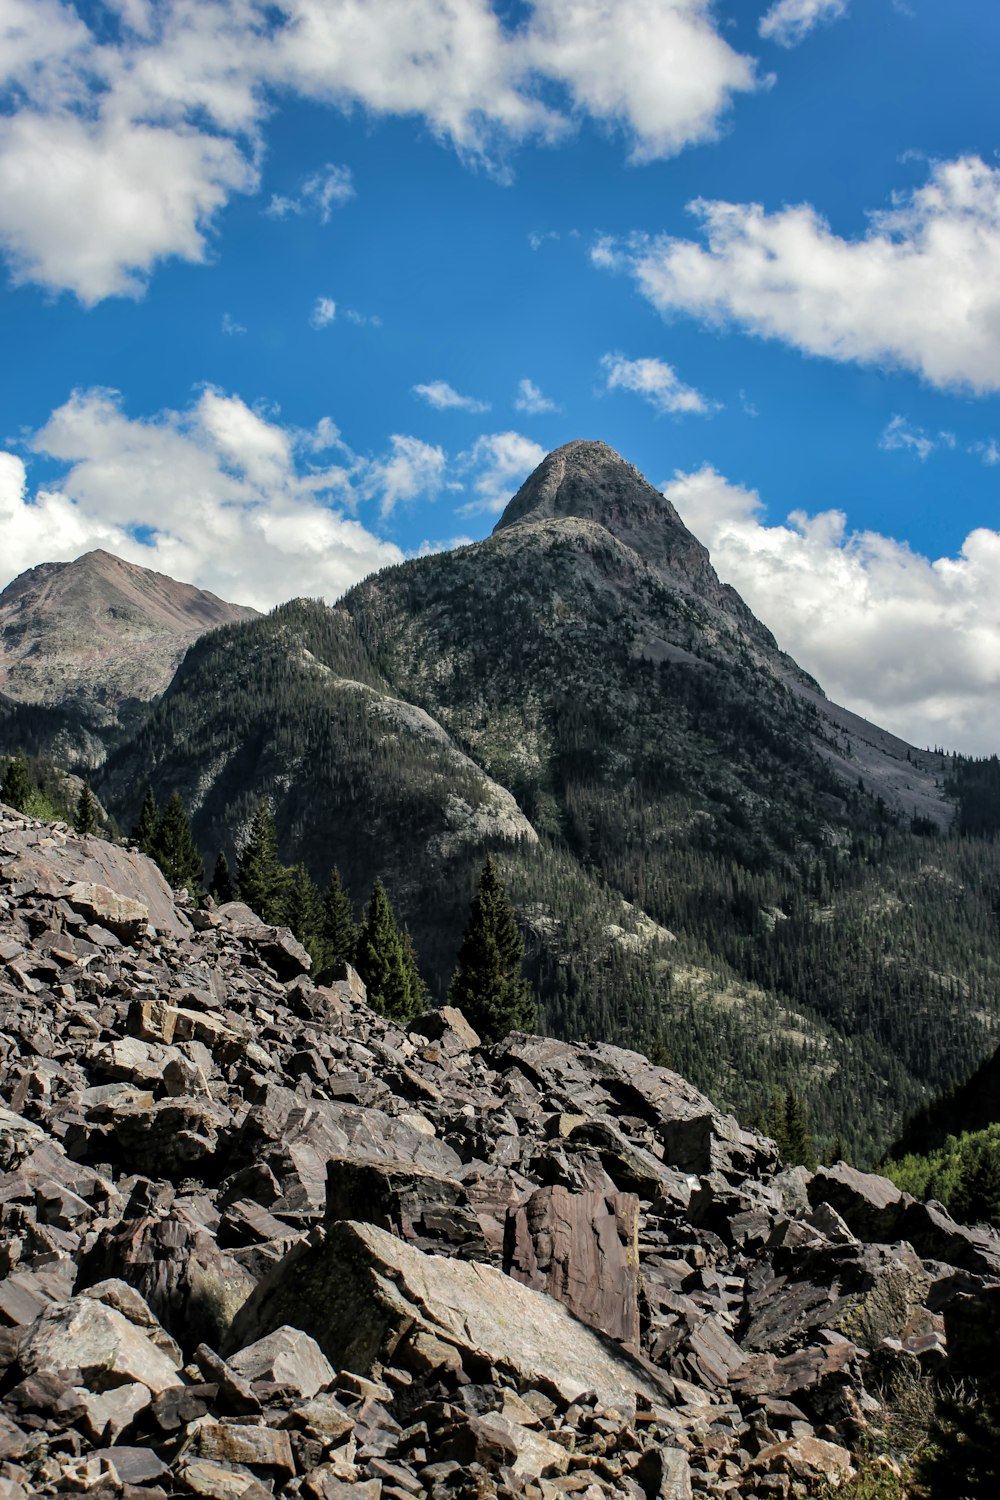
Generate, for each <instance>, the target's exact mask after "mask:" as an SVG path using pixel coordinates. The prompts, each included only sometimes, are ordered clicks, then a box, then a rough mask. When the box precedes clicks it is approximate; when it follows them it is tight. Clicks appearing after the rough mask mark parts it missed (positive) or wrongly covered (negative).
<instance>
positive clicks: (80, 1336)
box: [18, 1297, 181, 1395]
mask: <svg viewBox="0 0 1000 1500" xmlns="http://www.w3.org/2000/svg"><path fill="white" fill-rule="evenodd" d="M18 1363H19V1364H20V1366H21V1368H22V1369H23V1370H24V1371H25V1372H26V1373H27V1374H29V1375H31V1374H35V1373H37V1372H39V1371H43V1370H69V1369H78V1370H80V1372H81V1374H82V1376H83V1378H84V1380H85V1381H86V1382H87V1383H88V1385H90V1387H91V1389H93V1390H97V1391H101V1390H107V1389H110V1388H112V1387H114V1386H119V1385H128V1384H131V1383H136V1384H139V1385H144V1386H146V1387H148V1389H149V1390H151V1391H152V1392H153V1393H154V1395H158V1394H159V1393H160V1392H161V1391H165V1390H167V1388H168V1387H169V1386H172V1385H179V1384H180V1380H181V1377H180V1375H179V1373H178V1368H177V1361H176V1359H173V1358H172V1357H171V1356H170V1355H169V1354H167V1353H165V1351H164V1350H163V1349H159V1348H157V1346H156V1345H155V1344H154V1343H153V1341H152V1339H151V1338H148V1337H147V1336H146V1334H145V1333H143V1332H141V1331H140V1329H138V1328H137V1327H136V1326H135V1324H134V1323H132V1322H131V1321H130V1320H129V1319H128V1318H126V1317H123V1315H122V1314H121V1313H120V1312H118V1311H117V1310H116V1309H115V1308H113V1307H110V1306H108V1305H107V1304H106V1303H103V1302H97V1301H95V1300H94V1298H92V1297H73V1298H71V1299H70V1301H69V1302H65V1303H63V1304H62V1306H61V1307H52V1308H49V1309H47V1310H46V1311H45V1312H43V1313H42V1314H41V1316H40V1317H39V1318H37V1319H36V1320H35V1322H34V1323H33V1324H32V1325H31V1327H30V1328H29V1329H28V1330H27V1331H26V1332H25V1334H24V1337H23V1338H22V1340H21V1343H20V1347H19V1349H18Z"/></svg>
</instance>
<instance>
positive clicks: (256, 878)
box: [236, 799, 288, 923]
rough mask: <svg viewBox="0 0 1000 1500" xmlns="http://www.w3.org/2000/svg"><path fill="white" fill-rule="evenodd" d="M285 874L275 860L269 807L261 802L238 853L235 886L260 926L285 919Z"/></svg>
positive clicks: (275, 846) (275, 837)
mask: <svg viewBox="0 0 1000 1500" xmlns="http://www.w3.org/2000/svg"><path fill="white" fill-rule="evenodd" d="M287 882H288V871H287V870H286V869H285V867H284V865H283V864H282V863H281V861H280V860H279V859H278V835H277V832H276V831H275V827H274V817H273V815H272V813H271V808H270V804H269V803H268V802H267V801H266V799H265V800H262V801H261V803H260V805H259V806H258V808H257V811H256V813H255V814H254V820H253V822H252V824H251V825H250V832H249V834H248V835H247V840H246V843H245V844H244V845H243V848H242V849H241V850H240V859H239V867H238V871H237V876H236V883H237V886H238V887H239V893H240V900H241V901H245V902H246V904H247V906H249V907H250V908H251V910H253V911H255V912H256V913H257V915H258V917H260V919H261V921H262V922H271V923H280V922H282V921H283V918H284V901H285V888H286V885H287Z"/></svg>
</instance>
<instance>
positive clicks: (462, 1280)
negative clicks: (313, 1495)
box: [233, 1223, 673, 1416]
mask: <svg viewBox="0 0 1000 1500" xmlns="http://www.w3.org/2000/svg"><path fill="white" fill-rule="evenodd" d="M283 1324H291V1325H292V1326H293V1327H298V1328H302V1329H304V1330H305V1331H306V1332H307V1333H309V1334H311V1335H312V1336H313V1337H314V1338H315V1339H316V1341H317V1342H318V1344H319V1345H320V1347H321V1348H322V1350H323V1352H324V1354H325V1355H326V1356H327V1358H328V1359H329V1360H330V1361H331V1363H332V1364H333V1365H334V1366H335V1367H336V1368H337V1369H346V1370H351V1371H354V1372H355V1373H357V1374H361V1375H367V1374H369V1373H371V1371H372V1370H374V1369H375V1368H376V1367H377V1366H379V1365H381V1364H383V1363H390V1362H392V1360H393V1358H394V1356H396V1351H397V1349H400V1346H401V1345H403V1344H404V1341H406V1340H409V1339H412V1338H413V1337H414V1336H417V1335H419V1334H421V1333H423V1334H425V1335H430V1336H431V1337H432V1338H434V1339H437V1340H438V1341H440V1342H441V1343H442V1344H445V1345H450V1346H451V1347H452V1348H454V1349H456V1350H457V1351H458V1352H459V1353H460V1354H462V1355H466V1354H469V1355H472V1356H473V1357H474V1358H476V1359H478V1360H480V1361H481V1360H487V1361H489V1363H490V1364H493V1365H496V1366H497V1367H499V1368H501V1369H504V1370H508V1371H510V1372H511V1373H512V1374H513V1375H514V1376H515V1377H516V1378H517V1379H518V1380H523V1381H525V1382H527V1383H530V1384H537V1383H538V1382H539V1381H542V1382H547V1383H549V1384H550V1385H552V1386H553V1387H555V1389H556V1390H558V1391H559V1392H560V1394H561V1395H562V1396H563V1397H564V1398H565V1399H567V1400H569V1401H573V1400H575V1399H576V1397H577V1396H579V1395H581V1394H582V1393H583V1392H584V1391H588V1390H590V1391H595V1392H596V1393H597V1395H598V1397H599V1399H600V1401H601V1403H602V1404H603V1405H604V1406H606V1407H609V1408H612V1409H615V1410H617V1411H619V1412H622V1413H623V1414H624V1415H626V1416H629V1415H631V1414H633V1413H634V1411H635V1403H636V1395H637V1394H641V1395H642V1396H644V1397H645V1398H646V1399H647V1400H649V1401H656V1402H660V1403H662V1402H664V1401H669V1400H670V1399H671V1397H672V1393H673V1385H672V1382H671V1381H670V1380H669V1379H668V1378H667V1377H665V1376H662V1375H660V1373H659V1372H658V1371H656V1370H655V1369H653V1368H652V1367H649V1366H646V1365H645V1364H644V1363H643V1362H642V1361H641V1360H638V1359H635V1358H633V1357H631V1356H630V1355H628V1354H627V1353H625V1352H624V1351H622V1350H617V1349H615V1347H614V1346H613V1344H612V1342H611V1340H609V1339H608V1338H606V1337H602V1336H601V1335H600V1334H598V1333H595V1332H593V1331H592V1330H591V1329H590V1328H587V1327H585V1326H584V1325H583V1324H582V1323H580V1322H578V1321H577V1319H576V1318H574V1317H573V1316H572V1314H571V1313H569V1312H568V1311H567V1310H566V1308H565V1307H563V1306H562V1305H561V1304H560V1303H558V1302H556V1301H555V1300H554V1299H553V1298H551V1297H548V1296H546V1295H545V1294H544V1293H542V1292H536V1291H533V1290H532V1289H531V1288H530V1287H525V1286H521V1285H519V1284H518V1283H517V1282H515V1281H513V1280H511V1278H510V1277H509V1276H505V1275H504V1274H503V1273H502V1272H501V1271H498V1270H496V1269H495V1268H494V1267H492V1266H486V1265H482V1264H480V1263H478V1262H469V1261H458V1260H449V1259H446V1258H445V1257H443V1256H440V1255H427V1254H424V1253H423V1252H422V1251H420V1250H416V1249H414V1248H413V1247H412V1246H410V1245H407V1244H404V1243H403V1241H402V1240H398V1239H395V1238H394V1237H393V1236H392V1235H391V1234H387V1233H386V1232H385V1230H382V1229H377V1228H376V1227H375V1226H374V1225H371V1224H355V1223H340V1224H335V1225H333V1226H332V1227H331V1228H330V1231H329V1234H328V1237H327V1239H326V1242H325V1243H324V1244H323V1245H321V1246H318V1247H315V1248H309V1249H306V1248H305V1247H296V1249H295V1250H293V1251H292V1252H291V1254H290V1255H288V1256H287V1257H286V1258H285V1260H284V1261H283V1262H282V1264H281V1265H280V1266H278V1267H277V1268H276V1269H275V1271H273V1272H272V1273H271V1275H270V1276H268V1277H267V1278H266V1279H265V1281H263V1282H262V1283H261V1285H260V1286H259V1287H258V1288H257V1290H256V1291H255V1292H254V1294H253V1295H252V1296H251V1297H250V1299H249V1301H248V1302H247V1304H246V1306H245V1307H244V1309H243V1310H242V1312H241V1313H240V1314H239V1316H238V1318H237V1320H236V1324H235V1325H234V1329H233V1338H234V1340H238V1341H239V1343H242V1344H245V1343H247V1342H248V1341H249V1340H250V1339H253V1338H256V1337H259V1336H260V1335H262V1334H265V1333H267V1332H269V1331H271V1330H273V1329H276V1328H279V1327H281V1326H282V1325H283ZM402 1352H405V1351H401V1353H402Z"/></svg>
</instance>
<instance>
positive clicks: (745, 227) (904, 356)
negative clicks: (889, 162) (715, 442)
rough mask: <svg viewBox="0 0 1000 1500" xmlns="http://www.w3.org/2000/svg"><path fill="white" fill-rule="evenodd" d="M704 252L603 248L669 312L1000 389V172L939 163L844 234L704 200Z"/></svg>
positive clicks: (781, 214)
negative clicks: (860, 231)
mask: <svg viewBox="0 0 1000 1500" xmlns="http://www.w3.org/2000/svg"><path fill="white" fill-rule="evenodd" d="M690 207H691V210H692V212H693V213H694V214H695V215H696V216H697V217H698V219H699V220H700V221H701V225H702V229H703V234H704V240H705V243H704V244H699V243H697V242H695V241H693V240H685V239H679V238H675V237H672V236H662V237H660V238H658V239H652V240H648V239H635V240H633V241H631V242H629V243H628V244H625V245H621V244H616V243H613V242H610V241H602V242H600V243H599V244H598V245H596V246H595V248H594V250H593V252H592V256H593V260H594V263H595V264H596V265H598V266H603V267H606V268H610V269H621V270H625V271H627V272H628V273H629V274H631V275H632V276H633V277H634V278H635V281H636V283H637V285H638V287H639V290H640V291H641V292H642V294H643V295H644V296H645V297H647V298H648V300H649V301H650V302H651V303H652V304H653V306H654V307H656V308H657V309H658V310H659V311H660V312H661V313H663V314H665V315H668V314H672V313H676V312H686V313H689V314H691V315H693V316H695V317H698V318H701V319H703V320H704V321H706V322H708V323H710V324H715V325H717V326H718V325H725V324H727V323H732V324H736V325H737V326H739V327H741V328H744V329H745V330H747V331H748V332H749V333H753V334H756V335H758V336H760V337H762V338H776V339H780V340H782V341H783V342H785V343H787V344H790V345H791V346H792V347H793V348H796V349H800V350H802V351H803V352H804V353H807V354H814V355H822V356H824V357H826V358H828V359H835V360H840V361H857V362H858V363H861V364H883V365H890V366H891V365H895V366H900V367H902V368H904V369H908V370H913V371H916V372H917V373H918V374H919V375H921V376H922V377H923V379H924V380H926V381H928V382H929V383H930V384H931V385H935V386H938V387H941V388H951V387H957V388H966V389H969V390H972V391H975V392H979V393H983V392H986V391H995V390H1000V169H998V168H996V167H990V166H988V165H987V164H986V163H985V162H984V161H982V160H981V159H980V158H979V157H978V156H965V157H961V158H958V159H957V160H955V161H949V162H939V163H936V164H935V165H933V166H932V168H931V171H930V175H929V178H928V180H927V182H926V183H925V184H924V186H923V187H920V188H917V189H916V190H915V191H913V192H911V193H908V194H905V195H900V196H899V197H898V198H897V200H896V201H895V202H894V204H893V206H892V208H891V209H889V210H887V211H885V212H882V213H877V214H874V215H873V216H872V222H871V227H870V229H869V230H868V232H867V234H865V235H863V236H861V237H860V238H857V239H843V238H841V237H840V236H839V235H837V234H835V233H834V232H833V230H832V229H831V228H830V226H829V225H828V224H827V223H826V221H825V220H824V219H823V218H821V216H820V215H819V214H818V213H817V211H816V209H815V208H813V207H812V206H811V205H809V204H804V205H800V206H798V207H792V208H784V209H781V210H779V211H778V212H776V213H767V212H765V210H764V209H763V208H762V207H761V205H760V204H755V203H750V204H745V203H744V204H741V203H725V202H707V201H704V200H698V201H697V202H695V203H693V204H691V205H690Z"/></svg>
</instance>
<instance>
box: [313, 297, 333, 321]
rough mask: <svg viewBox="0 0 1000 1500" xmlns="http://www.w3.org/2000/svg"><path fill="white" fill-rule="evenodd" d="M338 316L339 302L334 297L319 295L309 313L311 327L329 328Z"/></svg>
mask: <svg viewBox="0 0 1000 1500" xmlns="http://www.w3.org/2000/svg"><path fill="white" fill-rule="evenodd" d="M336 316H337V304H336V302H335V301H334V299H333V298H332V297H317V298H316V301H315V302H314V303H313V310H312V312H311V313H310V314H309V325H310V327H311V328H328V327H329V326H330V324H331V323H332V322H333V321H334V319H335V318H336Z"/></svg>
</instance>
